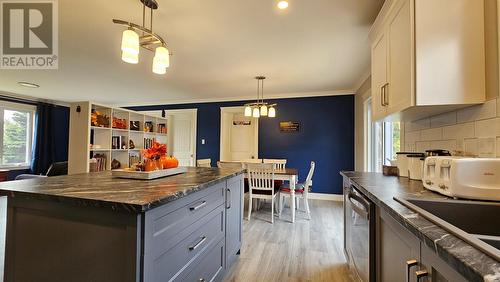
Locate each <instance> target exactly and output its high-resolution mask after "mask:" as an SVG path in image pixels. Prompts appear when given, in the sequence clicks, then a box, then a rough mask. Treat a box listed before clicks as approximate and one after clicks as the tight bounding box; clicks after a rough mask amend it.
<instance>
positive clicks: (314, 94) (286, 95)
mask: <svg viewBox="0 0 500 282" xmlns="http://www.w3.org/2000/svg"><path fill="white" fill-rule="evenodd" d="M356 90H357V89H356ZM356 90H354V89H349V90H336V91H318V92H296V93H279V94H266V95H265V97H264V100H271V99H292V98H309V97H324V96H341V95H355V94H356ZM252 100H255V95H251V96H234V97H219V98H207V99H179V100H172V99H168V100H167V99H165V100H157V101H152V102H143V103H121V104H114V105H112V106H113V107H140V106H156V105H179V104H200V103H220V102H237V101H252Z"/></svg>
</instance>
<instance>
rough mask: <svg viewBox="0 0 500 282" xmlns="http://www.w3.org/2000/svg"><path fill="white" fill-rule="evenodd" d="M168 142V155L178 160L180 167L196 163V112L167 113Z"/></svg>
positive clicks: (173, 111) (174, 111)
mask: <svg viewBox="0 0 500 282" xmlns="http://www.w3.org/2000/svg"><path fill="white" fill-rule="evenodd" d="M166 113H167V118H168V128H169V136H168V137H169V141H168V148H167V150H168V154H170V155H173V156H174V157H176V158H177V159H178V160H179V165H180V166H195V163H196V118H197V113H196V110H192V109H188V110H172V111H167V112H166Z"/></svg>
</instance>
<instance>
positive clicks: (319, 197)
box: [308, 193, 344, 202]
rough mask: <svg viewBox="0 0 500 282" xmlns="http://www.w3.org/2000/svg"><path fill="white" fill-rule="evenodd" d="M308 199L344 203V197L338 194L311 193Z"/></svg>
mask: <svg viewBox="0 0 500 282" xmlns="http://www.w3.org/2000/svg"><path fill="white" fill-rule="evenodd" d="M308 197H309V199H311V200H324V201H335V202H342V201H344V197H343V195H338V194H325V193H309V194H308Z"/></svg>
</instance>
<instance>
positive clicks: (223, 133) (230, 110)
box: [219, 107, 259, 161]
mask: <svg viewBox="0 0 500 282" xmlns="http://www.w3.org/2000/svg"><path fill="white" fill-rule="evenodd" d="M244 111H245V107H221V108H220V151H219V152H220V153H219V159H220V160H221V161H224V160H226V159H227V156H226V155H225V153H224V152H225V150H224V147H225V146H226V144H227V145H229V138H230V135H229V132H227V130H226V128H225V126H224V124H225V122H226V119H225V117H224V114H238V113H243V112H244ZM252 120H253V121H254V122H255V127H254V135H253V136H254V138H255V140H254V152H255V158H256V159H258V158H259V120H258V119H257V118H252Z"/></svg>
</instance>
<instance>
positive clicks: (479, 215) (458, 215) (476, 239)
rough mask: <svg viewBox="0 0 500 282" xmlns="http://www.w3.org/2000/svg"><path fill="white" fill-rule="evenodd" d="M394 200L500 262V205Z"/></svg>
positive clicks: (457, 201) (460, 201)
mask: <svg viewBox="0 0 500 282" xmlns="http://www.w3.org/2000/svg"><path fill="white" fill-rule="evenodd" d="M394 199H395V200H396V201H398V202H400V203H401V204H403V205H404V206H406V207H408V208H409V209H411V210H413V211H415V212H417V213H418V214H420V215H422V216H423V217H425V218H427V219H428V220H430V221H432V222H434V223H435V224H437V225H439V226H441V227H442V228H444V229H446V230H448V231H449V232H451V233H453V234H454V235H456V236H458V237H460V238H461V239H463V240H465V241H467V242H469V243H471V244H472V245H474V246H475V247H477V248H479V249H481V250H483V251H485V252H487V253H488V254H489V255H491V256H493V257H494V258H496V259H497V260H500V203H499V202H484V201H465V200H454V199H443V200H437V199H436V200H423V199H411V198H399V197H395V198H394Z"/></svg>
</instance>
